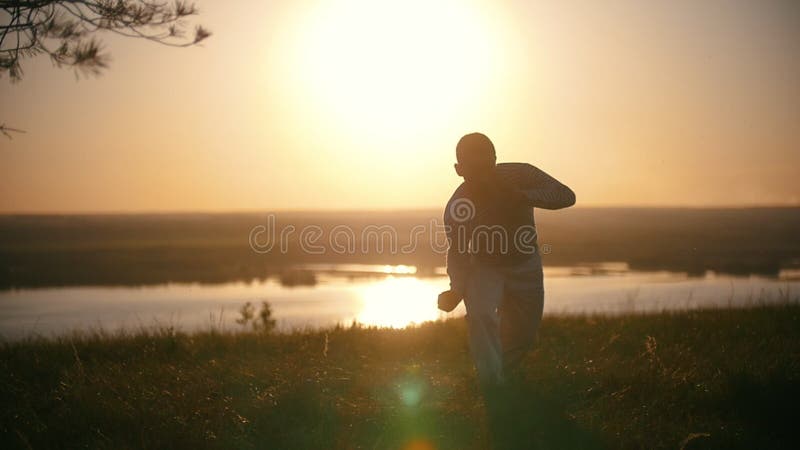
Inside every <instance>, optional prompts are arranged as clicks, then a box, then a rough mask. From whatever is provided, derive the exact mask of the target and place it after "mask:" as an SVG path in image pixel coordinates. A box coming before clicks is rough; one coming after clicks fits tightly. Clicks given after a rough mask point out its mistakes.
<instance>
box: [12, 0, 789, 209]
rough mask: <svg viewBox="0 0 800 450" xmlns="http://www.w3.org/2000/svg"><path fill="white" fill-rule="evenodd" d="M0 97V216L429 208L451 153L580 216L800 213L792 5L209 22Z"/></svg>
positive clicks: (245, 5) (314, 11) (265, 6)
mask: <svg viewBox="0 0 800 450" xmlns="http://www.w3.org/2000/svg"><path fill="white" fill-rule="evenodd" d="M198 5H199V7H200V9H201V16H200V17H199V18H198V22H199V23H202V24H204V25H205V26H207V27H208V28H210V29H211V30H212V31H213V32H214V35H213V36H212V37H211V38H210V39H208V40H207V41H206V42H205V43H204V44H203V46H202V47H197V48H189V49H173V48H166V47H160V46H158V45H156V44H153V43H148V42H144V41H132V40H124V39H119V38H114V37H112V36H106V37H105V42H106V44H107V45H106V47H107V49H108V50H109V52H110V53H111V55H112V58H113V60H112V65H111V68H110V69H109V70H108V71H106V72H105V73H104V74H103V75H102V76H101V77H99V78H90V79H81V80H80V81H76V79H75V75H74V74H73V72H71V71H70V70H58V69H54V68H51V66H50V63H49V61H48V60H47V58H38V59H34V60H26V61H25V62H24V66H23V68H24V70H25V74H26V75H25V78H24V79H23V81H22V82H20V83H17V84H14V85H12V84H10V83H9V81H8V79H7V77H4V78H2V79H0V123H3V122H5V123H6V124H8V125H13V126H15V127H18V128H23V129H25V130H27V134H24V135H16V136H15V137H14V139H13V140H7V139H0V212H51V211H58V212H78V211H81V212H85V211H186V210H205V211H208V210H240V209H266V210H279V209H280V210H283V209H314V208H328V209H329V208H346V209H375V208H381V209H383V208H424V207H439V208H441V207H442V205H443V204H444V202H445V201H446V200H447V198H448V197H449V196H450V194H451V193H452V191H453V189H454V188H455V187H456V186H457V184H458V183H459V178H458V177H457V176H456V175H455V173H454V172H453V169H452V163H453V162H454V161H453V160H454V148H455V144H456V142H457V140H458V139H459V137H461V135H463V134H465V133H467V132H472V131H482V132H484V133H486V134H487V135H488V136H489V137H490V138H491V139H492V140H493V141H494V143H495V146H496V148H497V151H498V160H499V161H527V162H530V163H533V164H535V165H537V166H539V167H540V168H542V169H543V170H545V171H547V172H549V173H550V174H552V175H553V176H555V177H556V178H558V179H560V180H561V181H563V182H564V183H566V184H567V185H569V186H570V187H572V188H573V189H574V190H575V192H576V193H577V198H578V204H579V205H585V206H590V205H688V206H711V205H752V204H793V205H797V204H800V176H798V174H799V173H800V172H799V171H798V170H799V169H800V125H799V124H800V2H797V1H792V0H786V1H766V0H758V1H744V0H743V1H720V0H704V1H697V0H686V1H675V0H672V1H662V2H656V1H604V2H597V1H594V0H586V1H557V2H556V1H551V2H532V1H518V2H502V1H485V2H468V1H440V2H436V1H423V0H419V1H416V0H410V1H397V2H381V1H376V0H361V1H338V2H336V1H330V2H325V1H284V2H262V1H243V0H237V1H232V0H231V1H210V0H206V1H202V2H198Z"/></svg>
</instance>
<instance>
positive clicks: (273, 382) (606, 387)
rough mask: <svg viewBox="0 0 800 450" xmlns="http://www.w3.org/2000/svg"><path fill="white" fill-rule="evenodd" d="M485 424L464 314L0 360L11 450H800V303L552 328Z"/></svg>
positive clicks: (102, 346) (136, 337)
mask: <svg viewBox="0 0 800 450" xmlns="http://www.w3.org/2000/svg"><path fill="white" fill-rule="evenodd" d="M539 336H540V340H539V343H538V344H537V348H536V350H535V351H534V352H533V353H532V354H531V355H530V357H529V358H528V359H527V360H526V362H525V372H524V377H523V385H522V387H521V388H520V391H519V392H517V393H515V394H513V395H512V396H511V401H510V402H509V403H508V408H507V409H506V410H505V412H502V411H501V412H499V413H496V414H493V415H491V417H492V418H493V420H489V419H487V414H486V407H485V404H484V401H483V399H482V397H481V396H480V395H479V392H478V389H477V387H476V381H475V377H474V372H473V368H472V365H471V361H470V359H469V355H468V352H467V347H466V342H467V339H466V324H465V322H464V320H463V319H458V320H450V321H446V322H438V323H430V324H426V325H423V326H420V327H417V328H410V329H405V330H391V329H371V328H362V327H351V328H341V327H340V328H335V329H329V330H314V331H302V332H300V331H298V332H296V333H293V334H264V333H255V332H246V333H220V332H216V331H213V330H211V331H208V332H204V333H198V334H192V335H187V334H183V333H180V332H178V331H176V330H174V329H170V328H162V329H159V330H140V331H137V332H132V333H131V332H129V333H126V334H109V333H104V332H101V331H96V332H90V333H85V334H82V335H72V336H68V337H63V338H60V339H37V338H31V339H28V340H27V341H23V342H8V343H4V344H3V345H2V347H0V400H1V401H2V405H3V407H2V413H0V447H2V448H7V449H11V448H31V447H32V448H79V447H90V448H114V449H122V448H171V449H180V448H276V449H288V448H369V449H371V448H377V449H383V448H415V449H429V448H436V449H470V448H475V449H479V448H489V447H490V446H491V445H492V442H494V443H495V444H496V447H498V448H505V447H508V448H652V449H659V448H665V449H667V448H668V449H677V448H796V440H797V438H796V437H795V435H794V426H795V416H794V411H795V410H796V402H797V400H798V399H800V306H798V305H797V304H790V305H783V306H771V307H765V306H762V307H752V308H748V309H738V310H705V311H692V312H684V313H670V314H668V313H663V314H655V315H645V316H623V317H613V318H612V317H596V316H583V317H575V316H573V317H546V318H545V319H544V322H543V324H542V328H541V330H540V334H539Z"/></svg>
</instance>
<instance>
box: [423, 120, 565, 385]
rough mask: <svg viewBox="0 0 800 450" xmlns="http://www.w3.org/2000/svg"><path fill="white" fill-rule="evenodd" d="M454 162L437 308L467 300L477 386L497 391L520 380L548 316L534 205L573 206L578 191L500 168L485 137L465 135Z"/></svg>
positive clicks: (532, 172) (518, 166)
mask: <svg viewBox="0 0 800 450" xmlns="http://www.w3.org/2000/svg"><path fill="white" fill-rule="evenodd" d="M456 159H457V163H456V164H455V169H456V173H458V175H459V176H461V177H463V178H464V182H463V183H462V184H461V185H460V186H459V187H458V188H457V189H456V191H455V192H454V193H453V196H452V197H451V198H450V201H448V203H447V207H446V208H445V213H444V222H445V226H446V229H447V237H448V243H449V249H448V252H447V274H448V275H449V276H450V290H448V291H445V292H443V293H441V294H440V295H439V307H440V308H441V309H443V310H445V311H452V310H453V309H454V308H455V307H456V305H458V303H459V302H460V301H461V300H462V299H463V300H464V303H465V305H466V308H467V321H468V324H469V344H470V352H471V353H472V357H473V359H474V361H475V367H476V369H477V371H478V378H479V381H480V382H481V384H482V385H483V386H484V387H492V386H499V385H502V384H504V382H505V380H506V378H509V377H513V376H514V375H515V372H516V370H517V369H518V366H519V364H520V362H521V360H522V358H523V357H524V356H525V354H526V353H527V351H528V350H529V348H530V347H531V346H532V345H533V342H534V340H535V337H536V331H537V329H538V327H539V323H540V321H541V318H542V310H543V307H544V287H543V284H542V281H543V280H542V260H541V255H540V254H539V250H538V243H537V241H536V232H535V223H534V218H533V208H534V207H535V208H544V209H560V208H566V207H568V206H572V205H574V204H575V193H573V192H572V190H571V189H570V188H568V187H567V186H565V185H563V184H561V183H560V182H559V181H557V180H556V179H554V178H553V177H551V176H550V175H548V174H546V173H545V172H543V171H541V170H539V169H538V168H536V167H534V166H532V165H530V164H526V163H501V164H496V154H495V149H494V145H493V144H492V142H491V141H490V140H489V138H488V137H486V136H485V135H483V134H481V133H472V134H468V135H466V136H464V137H462V138H461V140H460V141H459V142H458V145H457V146H456Z"/></svg>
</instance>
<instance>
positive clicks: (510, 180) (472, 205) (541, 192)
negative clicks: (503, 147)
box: [444, 163, 575, 294]
mask: <svg viewBox="0 0 800 450" xmlns="http://www.w3.org/2000/svg"><path fill="white" fill-rule="evenodd" d="M495 179H496V180H498V181H499V182H501V183H502V184H503V185H504V187H505V188H507V189H510V190H512V191H515V193H514V195H518V197H519V199H520V200H521V201H519V202H516V203H515V206H514V207H515V208H518V209H519V211H516V213H518V215H519V216H520V217H522V218H523V219H522V220H523V221H524V222H525V223H526V224H528V225H530V226H531V227H534V229H535V222H534V217H533V208H543V209H561V208H566V207H569V206H572V205H574V204H575V193H574V192H573V191H572V190H571V189H570V188H568V187H567V186H565V185H564V184H562V183H561V182H559V181H558V180H556V179H555V178H553V177H551V176H550V175H548V174H547V173H545V172H544V171H542V170H540V169H538V168H537V167H535V166H533V165H531V164H527V163H501V164H497V165H496V166H495ZM519 194H522V195H519ZM481 209H482V208H481V205H480V204H478V205H476V202H473V201H472V199H471V198H470V196H469V193H468V188H467V185H466V184H465V183H462V184H461V185H460V186H459V187H458V188H457V189H456V190H455V192H454V193H453V195H452V197H450V200H449V201H448V202H447V206H446V207H445V212H444V223H445V227H446V230H447V239H448V243H449V248H448V251H447V274H448V275H449V276H450V288H451V289H452V290H454V291H456V292H458V293H460V294H463V293H464V288H465V283H466V278H467V277H468V276H469V269H470V265H471V264H473V263H474V260H473V259H472V258H471V255H470V250H469V249H470V245H471V244H474V243H471V242H469V240H470V237H471V236H472V234H471V231H470V230H471V229H472V226H473V225H474V223H475V222H476V221H478V220H479V219H481V214H483V213H487V214H492V212H491V209H486V211H482V210H481ZM487 211H488V212H487ZM483 219H486V217H483ZM488 221H489V222H491V221H492V219H491V218H489V219H488ZM506 231H508V230H506Z"/></svg>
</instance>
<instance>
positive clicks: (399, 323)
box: [357, 276, 446, 328]
mask: <svg viewBox="0 0 800 450" xmlns="http://www.w3.org/2000/svg"><path fill="white" fill-rule="evenodd" d="M440 290H441V289H440V287H439V286H437V285H436V284H433V283H426V282H425V281H422V280H420V279H418V278H415V277H395V276H389V277H387V278H386V279H384V280H382V281H379V282H377V283H373V284H370V285H367V286H364V288H363V290H362V291H361V301H362V304H363V307H362V309H361V312H360V313H359V314H358V318H357V320H358V322H360V323H362V324H364V325H374V326H379V327H392V328H403V327H406V326H408V325H411V324H419V323H422V322H425V321H429V320H436V319H438V318H440V317H446V315H445V314H444V313H442V312H440V311H439V309H438V308H437V307H436V296H437V295H438V294H439V291H440Z"/></svg>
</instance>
